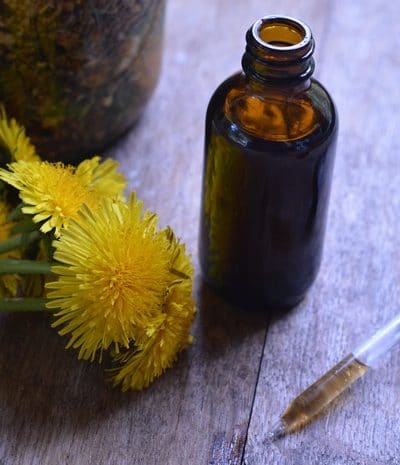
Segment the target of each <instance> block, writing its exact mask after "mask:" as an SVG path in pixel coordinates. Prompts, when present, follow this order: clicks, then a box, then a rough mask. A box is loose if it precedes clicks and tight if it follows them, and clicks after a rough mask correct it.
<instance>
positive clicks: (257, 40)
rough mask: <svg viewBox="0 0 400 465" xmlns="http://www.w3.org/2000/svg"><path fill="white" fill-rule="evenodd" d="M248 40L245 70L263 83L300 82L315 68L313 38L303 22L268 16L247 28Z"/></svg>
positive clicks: (287, 17)
mask: <svg viewBox="0 0 400 465" xmlns="http://www.w3.org/2000/svg"><path fill="white" fill-rule="evenodd" d="M246 42H247V45H246V52H245V54H244V55H243V59H242V66H243V70H244V72H245V73H246V74H250V75H251V76H252V77H253V78H255V79H257V80H259V81H261V82H271V81H275V82H276V81H277V80H279V81H282V84H287V83H288V81H297V82H300V81H304V80H306V79H308V78H309V77H310V76H311V75H312V73H313V71H314V60H313V58H312V55H313V52H314V39H313V36H312V32H311V29H310V28H309V27H308V26H307V25H306V24H305V23H303V22H302V21H299V20H297V19H294V18H291V17H289V16H265V17H263V18H261V19H259V20H258V21H256V22H255V23H254V24H253V25H252V26H251V27H250V29H249V30H248V31H247V34H246Z"/></svg>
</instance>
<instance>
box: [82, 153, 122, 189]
mask: <svg viewBox="0 0 400 465" xmlns="http://www.w3.org/2000/svg"><path fill="white" fill-rule="evenodd" d="M118 166H119V164H118V162H116V161H115V160H112V159H111V158H108V159H107V160H105V161H104V162H103V163H100V157H98V156H96V157H93V158H91V159H89V160H84V161H83V162H82V163H81V164H80V165H79V166H78V167H77V169H76V175H77V176H79V177H80V178H81V180H82V182H83V184H84V185H85V186H87V187H88V188H89V189H90V190H92V191H95V192H97V193H98V195H99V196H107V197H115V198H117V197H121V198H122V193H123V191H124V189H125V188H126V186H127V182H126V179H125V176H124V175H123V174H122V173H119V172H118V171H117V170H118Z"/></svg>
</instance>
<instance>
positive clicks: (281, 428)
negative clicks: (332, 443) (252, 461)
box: [267, 314, 400, 442]
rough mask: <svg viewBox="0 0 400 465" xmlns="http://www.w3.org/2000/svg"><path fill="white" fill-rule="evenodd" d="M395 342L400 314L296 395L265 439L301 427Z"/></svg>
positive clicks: (374, 363)
mask: <svg viewBox="0 0 400 465" xmlns="http://www.w3.org/2000/svg"><path fill="white" fill-rule="evenodd" d="M398 342H400V314H399V315H397V316H396V317H395V318H394V319H393V320H392V321H390V323H388V324H387V325H386V326H384V327H383V328H381V329H380V330H379V331H377V332H376V333H375V334H374V335H373V336H372V337H370V338H369V339H367V340H366V341H365V342H364V343H363V344H361V345H360V346H359V347H357V348H356V349H355V350H354V351H353V352H351V353H350V354H349V355H347V356H346V357H344V358H343V359H342V360H341V361H340V362H339V363H338V364H336V365H335V366H334V367H333V368H331V369H330V370H329V371H327V372H326V373H325V374H324V375H323V376H322V377H321V378H319V379H318V380H317V381H315V383H313V384H312V385H311V386H309V387H308V388H307V389H306V390H305V391H303V392H302V393H301V394H300V395H299V396H297V397H296V398H295V399H294V400H293V401H292V402H291V403H290V405H289V406H288V407H287V409H286V410H285V411H284V412H283V414H282V416H281V418H280V419H279V421H278V422H277V423H276V424H275V426H274V427H273V429H272V430H271V431H270V432H269V433H268V435H267V441H269V442H272V441H274V440H276V439H278V438H280V437H282V436H284V435H286V434H288V433H292V432H294V431H298V430H299V429H300V428H302V427H303V426H304V425H305V424H306V423H308V422H309V421H311V420H312V419H313V418H314V417H315V416H316V415H318V414H319V413H320V412H321V411H322V410H323V409H324V408H325V407H326V406H327V405H328V404H329V403H330V402H332V400H333V399H335V398H336V397H337V396H338V395H339V394H341V393H342V392H343V391H344V390H345V389H346V388H347V387H349V386H350V385H351V384H353V383H354V381H356V380H357V379H358V378H360V377H361V376H363V375H364V374H365V373H366V372H367V371H368V369H369V368H374V367H375V366H376V361H377V360H378V359H379V357H380V356H381V355H383V354H385V353H386V352H387V351H389V350H390V349H391V348H392V347H393V346H394V345H395V344H396V343H398Z"/></svg>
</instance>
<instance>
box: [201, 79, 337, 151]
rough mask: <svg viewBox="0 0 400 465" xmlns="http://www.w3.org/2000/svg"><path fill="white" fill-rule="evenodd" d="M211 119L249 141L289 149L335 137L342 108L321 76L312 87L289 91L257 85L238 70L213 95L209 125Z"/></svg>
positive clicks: (234, 134) (230, 133)
mask: <svg viewBox="0 0 400 465" xmlns="http://www.w3.org/2000/svg"><path fill="white" fill-rule="evenodd" d="M210 123H212V124H213V125H215V126H217V128H218V129H219V130H218V132H226V133H227V136H228V137H229V136H231V138H233V139H235V140H236V141H237V142H238V141H239V143H240V141H242V143H243V145H249V144H251V143H252V142H253V143H256V144H257V145H259V143H260V142H261V143H262V142H263V141H264V142H268V143H273V144H274V143H277V144H278V145H280V144H282V143H284V144H285V147H286V149H288V148H290V145H292V144H293V146H294V147H297V148H298V146H299V144H300V145H301V144H302V143H303V142H304V141H305V140H306V141H307V143H310V141H311V140H312V141H313V143H319V142H321V141H322V140H323V139H326V138H329V137H330V136H331V135H333V133H334V132H335V131H336V128H337V112H336V109H335V105H334V103H333V100H332V98H331V96H330V95H329V93H328V92H327V90H326V89H325V88H324V87H323V86H322V85H321V84H320V83H319V82H318V81H317V80H315V79H312V80H311V81H310V83H309V85H308V86H307V87H306V88H303V89H299V88H297V89H290V88H289V89H288V88H280V87H269V86H261V85H259V86H255V85H253V84H252V83H249V81H248V80H247V79H246V77H245V76H244V74H243V73H236V74H234V75H233V76H231V77H229V78H228V79H226V80H225V81H224V82H223V83H222V84H221V85H220V86H219V87H218V88H217V89H216V91H215V92H214V94H213V96H212V97H211V100H210V104H209V107H208V110H207V126H209V125H210ZM296 151H297V149H296Z"/></svg>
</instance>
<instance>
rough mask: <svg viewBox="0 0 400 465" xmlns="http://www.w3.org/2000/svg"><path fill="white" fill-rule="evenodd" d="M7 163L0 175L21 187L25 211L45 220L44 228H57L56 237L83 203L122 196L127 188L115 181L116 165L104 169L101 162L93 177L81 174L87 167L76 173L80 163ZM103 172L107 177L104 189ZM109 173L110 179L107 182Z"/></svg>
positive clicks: (36, 219)
mask: <svg viewBox="0 0 400 465" xmlns="http://www.w3.org/2000/svg"><path fill="white" fill-rule="evenodd" d="M107 166H108V164H106V167H107ZM8 167H9V170H5V169H0V179H2V180H3V181H5V182H6V183H8V184H10V185H11V186H14V187H15V188H16V189H18V190H19V196H20V198H21V200H22V201H23V202H24V203H25V204H26V206H24V207H23V209H22V211H23V213H26V214H28V215H32V216H33V218H32V219H33V221H34V222H36V223H42V224H41V227H40V230H41V231H42V232H44V233H47V232H49V231H52V230H53V229H54V233H55V236H56V237H59V236H60V231H61V229H62V228H64V227H65V226H66V225H67V224H68V221H69V220H70V219H71V218H76V217H77V215H78V211H79V209H80V208H81V206H82V205H83V204H86V205H88V206H89V207H91V208H92V209H95V208H97V207H98V206H99V205H100V201H101V198H102V196H107V195H109V194H110V195H111V196H112V197H114V196H115V197H117V196H120V195H122V189H123V188H124V185H123V184H122V182H119V183H117V182H115V183H114V184H113V180H114V179H115V178H116V174H115V172H114V168H113V169H111V170H108V171H107V169H106V170H102V165H97V168H96V167H95V168H94V169H93V170H92V177H91V178H90V176H89V175H87V176H83V175H82V171H84V170H80V172H79V174H77V171H78V170H79V167H78V168H74V167H72V166H65V165H63V164H62V163H49V162H45V161H42V162H25V161H19V162H16V163H11V164H10V165H8ZM99 172H100V175H99ZM101 175H104V178H106V180H104V185H105V186H106V187H105V190H104V192H102V190H101V187H102V185H103V184H102V178H101ZM109 175H110V178H111V179H110V182H109V183H107V179H108V176H109Z"/></svg>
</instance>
